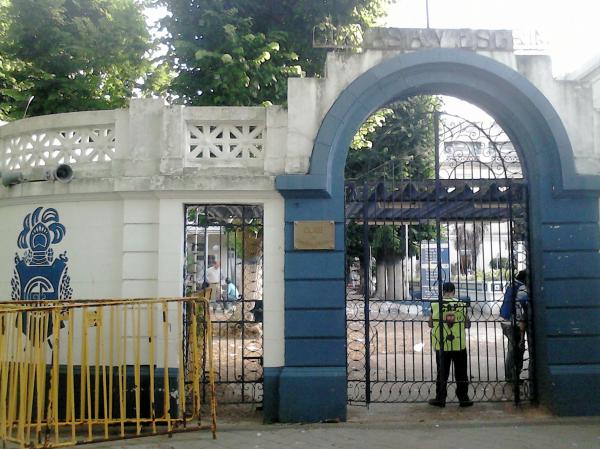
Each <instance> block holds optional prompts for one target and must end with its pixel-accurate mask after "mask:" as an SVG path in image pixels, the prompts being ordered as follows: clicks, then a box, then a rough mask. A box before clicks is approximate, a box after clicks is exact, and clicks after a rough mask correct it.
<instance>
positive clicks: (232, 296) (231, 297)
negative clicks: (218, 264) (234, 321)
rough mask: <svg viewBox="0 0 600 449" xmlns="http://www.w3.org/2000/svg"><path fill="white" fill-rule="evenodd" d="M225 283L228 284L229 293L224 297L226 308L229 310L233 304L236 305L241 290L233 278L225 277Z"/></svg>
mask: <svg viewBox="0 0 600 449" xmlns="http://www.w3.org/2000/svg"><path fill="white" fill-rule="evenodd" d="M225 284H226V285H227V287H226V288H227V293H226V294H225V298H224V300H225V304H224V309H225V311H227V312H228V311H230V310H231V309H232V308H233V306H235V305H236V303H237V302H238V300H239V299H240V292H239V291H238V289H237V287H236V286H235V284H234V283H233V282H232V280H231V279H229V278H225Z"/></svg>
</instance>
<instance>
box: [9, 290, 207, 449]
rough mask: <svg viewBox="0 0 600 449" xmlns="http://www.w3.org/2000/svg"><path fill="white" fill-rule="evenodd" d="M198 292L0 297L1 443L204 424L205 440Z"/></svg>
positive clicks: (117, 435) (203, 305)
mask: <svg viewBox="0 0 600 449" xmlns="http://www.w3.org/2000/svg"><path fill="white" fill-rule="evenodd" d="M207 298H210V291H205V292H203V293H202V294H200V295H199V296H197V297H186V298H158V299H117V300H88V301H85V300H83V301H77V300H75V301H11V302H0V437H1V438H2V440H3V442H4V443H5V444H6V443H7V442H9V443H16V444H18V445H19V446H20V447H25V446H27V447H59V446H68V445H73V444H78V443H84V442H92V441H106V440H111V439H122V438H129V437H134V436H142V435H156V434H161V433H167V434H170V433H173V432H178V431H189V430H197V429H207V428H210V429H211V431H212V435H213V437H215V432H216V402H215V396H214V376H213V374H212V373H213V372H214V370H213V360H212V329H211V324H210V323H211V322H210V317H209V308H208V299H207ZM203 372H208V382H207V383H206V384H203V383H202V377H203ZM205 408H208V410H206V414H207V415H208V416H209V420H210V421H209V424H207V425H204V424H203V422H202V417H203V413H204V409H205Z"/></svg>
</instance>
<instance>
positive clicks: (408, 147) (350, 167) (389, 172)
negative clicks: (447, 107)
mask: <svg viewBox="0 0 600 449" xmlns="http://www.w3.org/2000/svg"><path fill="white" fill-rule="evenodd" d="M438 106H439V100H438V98H437V97H432V96H416V97H410V98H408V99H407V100H404V101H398V102H395V103H392V104H390V105H388V106H386V107H384V108H382V109H380V110H378V111H376V112H375V113H374V114H372V115H371V116H370V117H369V118H368V119H367V120H366V121H365V122H364V123H363V125H362V126H361V127H360V129H359V130H358V131H357V133H356V134H355V137H354V140H353V142H352V145H351V147H350V149H349V152H348V158H347V161H346V178H347V179H356V178H361V179H364V178H365V175H366V174H370V176H368V175H367V178H373V179H376V180H386V179H392V178H393V179H395V180H398V179H400V178H401V177H402V178H405V179H408V178H411V179H427V178H431V177H432V176H433V167H434V160H433V158H434V151H433V144H434V134H433V115H432V112H433V111H434V110H435V109H436V108H437V107H438Z"/></svg>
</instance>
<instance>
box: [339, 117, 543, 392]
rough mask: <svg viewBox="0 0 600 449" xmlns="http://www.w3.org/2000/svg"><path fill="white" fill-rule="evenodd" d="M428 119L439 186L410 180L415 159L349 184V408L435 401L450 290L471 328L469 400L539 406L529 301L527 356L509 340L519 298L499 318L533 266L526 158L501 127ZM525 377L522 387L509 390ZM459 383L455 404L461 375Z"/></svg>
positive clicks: (451, 385)
mask: <svg viewBox="0 0 600 449" xmlns="http://www.w3.org/2000/svg"><path fill="white" fill-rule="evenodd" d="M430 117H431V120H432V121H433V123H432V124H433V129H434V136H435V142H434V145H433V148H431V149H430V150H427V151H429V152H430V153H429V155H430V156H429V157H430V160H431V161H432V162H431V164H432V167H431V168H432V169H433V170H432V172H433V176H431V179H416V178H415V177H414V176H413V177H409V176H407V173H410V172H411V170H410V169H408V168H410V165H411V164H414V163H415V161H414V159H412V158H408V159H402V160H398V159H396V160H390V161H389V162H387V163H385V164H383V165H381V166H379V167H376V168H374V169H372V170H370V171H368V172H366V173H364V174H363V175H362V176H361V177H360V178H358V179H353V180H347V181H346V222H347V228H346V242H347V243H346V249H347V293H346V294H347V302H346V305H347V308H346V310H347V340H348V353H347V361H348V365H347V371H348V398H349V402H351V403H375V402H420V401H427V400H428V399H432V398H434V396H435V391H436V388H435V384H436V371H437V370H436V354H435V350H433V349H432V344H431V330H430V328H429V325H428V320H429V317H430V315H431V310H432V304H435V303H438V304H439V305H440V306H441V301H442V295H441V286H442V284H443V283H444V282H448V281H450V282H452V283H453V284H454V285H455V287H456V297H458V299H459V300H460V301H462V302H463V303H464V304H466V305H467V307H468V309H467V310H468V315H469V317H470V321H471V327H470V329H467V331H466V343H467V344H466V349H467V353H468V377H469V396H470V397H471V398H472V399H473V400H474V401H511V400H512V401H515V402H519V401H523V400H530V399H532V397H533V394H534V390H533V365H532V357H531V352H532V348H533V341H532V335H533V332H532V328H531V307H530V304H531V301H528V302H527V303H526V305H525V306H524V307H525V308H524V309H523V314H522V318H521V319H522V320H523V321H526V322H527V325H526V337H525V338H523V339H522V343H521V344H520V345H518V347H517V346H516V345H515V346H513V345H511V344H510V343H509V340H508V339H507V338H506V336H505V335H503V328H504V329H509V328H510V329H515V328H516V326H518V324H519V323H518V322H517V319H516V318H515V316H516V314H515V313H514V312H515V311H516V310H515V309H516V307H517V305H520V303H519V302H518V301H516V300H514V295H516V291H517V290H516V289H511V290H512V291H514V292H515V293H513V310H512V312H513V313H512V314H511V318H510V319H509V320H506V319H504V318H502V317H501V316H500V308H501V305H502V301H503V297H504V293H505V291H506V290H507V288H508V287H509V286H511V285H514V282H515V278H516V277H517V274H518V273H519V272H521V271H523V272H524V273H526V268H527V247H528V236H527V223H528V220H527V185H526V182H525V179H524V176H523V170H522V168H521V164H520V161H519V157H518V155H517V152H516V151H515V149H514V147H513V146H512V144H511V142H510V141H509V140H508V138H507V137H506V135H505V134H504V132H503V131H502V130H501V128H500V127H499V126H498V125H496V124H495V123H493V124H488V125H487V126H484V125H482V124H481V123H475V122H472V121H468V120H465V119H463V118H460V117H457V116H452V115H449V114H442V113H438V112H436V113H433V114H431V115H430ZM426 156H427V155H426ZM413 173H414V171H413ZM522 275H523V273H521V276H522ZM509 291H510V290H509ZM525 299H529V297H528V296H526V297H525ZM511 320H512V321H511ZM511 325H512V327H511ZM505 332H506V333H507V334H509V331H505ZM442 351H443V345H442ZM519 353H520V354H523V360H524V361H523V366H522V370H520V372H518V369H515V366H516V365H518V364H519V359H520V357H519ZM515 373H517V376H518V375H520V379H519V380H518V381H510V382H509V380H510V379H511V378H513V379H514V377H515V376H514V374H515ZM449 380H450V381H449V383H448V400H449V401H452V400H456V395H455V388H456V383H455V382H454V381H453V376H452V374H451V376H450V379H449Z"/></svg>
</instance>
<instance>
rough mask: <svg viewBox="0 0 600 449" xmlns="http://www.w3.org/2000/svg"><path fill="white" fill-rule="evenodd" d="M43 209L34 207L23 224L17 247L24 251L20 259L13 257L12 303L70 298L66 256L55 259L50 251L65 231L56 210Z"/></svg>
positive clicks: (63, 254) (18, 256)
mask: <svg viewBox="0 0 600 449" xmlns="http://www.w3.org/2000/svg"><path fill="white" fill-rule="evenodd" d="M43 209H44V208H43V207H38V208H37V209H35V210H34V211H33V212H32V213H31V214H27V216H26V217H25V219H24V220H23V230H22V231H21V233H20V234H19V238H18V240H17V246H18V247H19V248H21V249H23V250H25V251H24V252H23V253H22V254H21V255H19V254H18V253H17V254H15V271H14V275H13V278H12V281H11V287H12V299H14V300H23V301H32V300H33V301H48V300H53V299H61V300H65V299H71V297H72V295H73V289H72V288H71V279H70V277H69V274H68V269H67V261H68V260H69V259H68V258H67V252H66V251H65V252H63V253H62V254H59V255H58V257H56V258H55V257H54V250H53V249H52V247H51V245H54V244H57V243H59V242H60V241H61V240H62V239H63V238H64V236H65V234H66V232H67V231H66V229H65V227H64V226H63V225H62V224H61V223H60V222H59V217H58V212H57V211H56V209H53V208H48V209H46V210H45V211H43ZM42 211H43V212H42Z"/></svg>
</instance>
